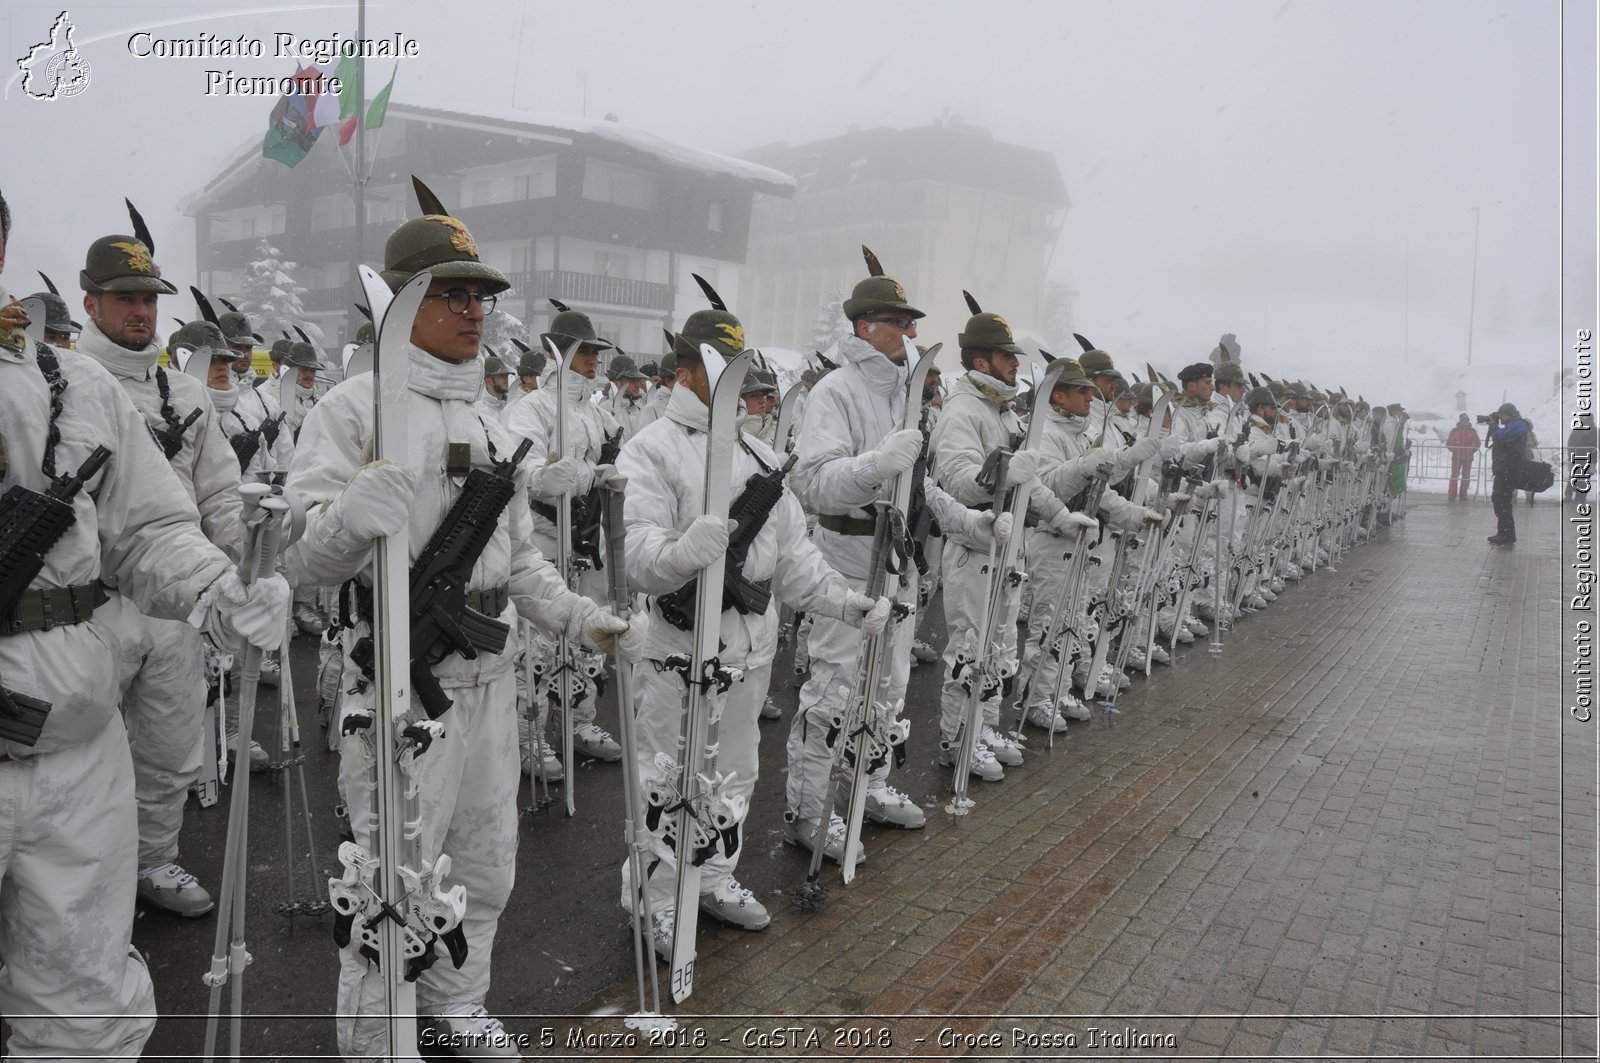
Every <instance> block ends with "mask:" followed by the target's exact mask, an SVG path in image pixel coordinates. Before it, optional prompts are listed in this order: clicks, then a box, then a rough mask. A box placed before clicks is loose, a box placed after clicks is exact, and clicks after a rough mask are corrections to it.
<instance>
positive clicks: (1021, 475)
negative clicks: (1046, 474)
mask: <svg viewBox="0 0 1600 1063" xmlns="http://www.w3.org/2000/svg"><path fill="white" fill-rule="evenodd" d="M1043 464H1044V455H1043V454H1040V453H1039V452H1038V451H1036V450H1020V451H1018V452H1017V453H1015V454H1013V455H1011V464H1010V466H1009V467H1008V471H1007V472H1006V480H1007V482H1008V483H1010V484H1023V483H1027V482H1028V481H1029V480H1032V479H1034V478H1036V477H1037V476H1038V475H1039V468H1040V467H1041V466H1042V465H1043Z"/></svg>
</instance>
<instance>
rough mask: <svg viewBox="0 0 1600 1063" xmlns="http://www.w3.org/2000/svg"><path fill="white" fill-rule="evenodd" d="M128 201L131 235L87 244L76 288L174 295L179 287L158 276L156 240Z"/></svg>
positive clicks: (119, 234) (119, 235) (159, 273)
mask: <svg viewBox="0 0 1600 1063" xmlns="http://www.w3.org/2000/svg"><path fill="white" fill-rule="evenodd" d="M123 202H124V203H127V204H128V217H129V219H130V220H131V221H132V222H133V233H134V235H132V236H124V235H122V234H121V233H117V234H114V235H112V236H102V237H101V238H100V239H98V240H96V241H95V242H94V243H92V244H90V245H89V253H88V254H87V255H86V256H84V262H83V270H82V271H81V272H79V274H78V287H80V288H82V289H83V290H84V291H86V292H90V293H91V294H92V293H98V292H158V293H160V294H161V295H176V294H178V289H177V288H175V287H173V286H172V284H171V283H170V282H168V281H164V280H162V279H161V267H159V266H157V265H156V262H155V253H156V242H155V240H154V239H153V238H152V237H151V236H150V229H149V228H148V227H147V226H146V225H145V223H144V218H142V217H140V215H139V212H138V211H137V210H135V209H134V206H133V204H132V203H129V202H128V201H127V200H123Z"/></svg>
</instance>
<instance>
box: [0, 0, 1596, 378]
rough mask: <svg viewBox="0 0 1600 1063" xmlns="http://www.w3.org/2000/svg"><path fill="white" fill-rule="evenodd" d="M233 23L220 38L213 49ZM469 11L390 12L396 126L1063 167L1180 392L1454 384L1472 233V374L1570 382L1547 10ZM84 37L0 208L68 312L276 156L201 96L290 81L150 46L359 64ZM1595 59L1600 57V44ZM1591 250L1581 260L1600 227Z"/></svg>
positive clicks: (338, 23) (262, 31)
mask: <svg viewBox="0 0 1600 1063" xmlns="http://www.w3.org/2000/svg"><path fill="white" fill-rule="evenodd" d="M219 7H225V8H226V9H227V11H228V12H229V13H227V14H225V15H222V16H220V17H212V16H214V15H215V12H216V11H217V10H218V9H219ZM60 10H61V0H56V2H55V3H51V4H40V3H34V2H29V0H10V2H9V3H7V4H6V5H5V6H4V9H3V10H0V41H4V43H5V57H6V60H7V71H8V72H9V71H10V70H13V69H14V60H15V58H16V57H18V56H20V55H22V54H23V52H24V51H25V50H26V48H27V46H28V45H30V44H32V43H35V42H36V41H37V40H39V39H41V38H42V37H43V36H44V35H45V34H47V33H48V30H49V26H50V24H51V22H52V21H53V19H54V17H55V15H56V14H57V13H58V12H59V11H60ZM447 10H449V11H450V12H451V13H450V14H449V15H448V17H440V16H439V12H440V7H439V5H438V4H436V3H410V2H391V3H383V4H379V3H373V4H372V5H370V7H369V10H368V35H369V36H373V37H376V36H380V35H383V34H390V33H394V32H396V31H399V32H402V33H406V34H409V35H411V36H414V37H415V38H416V39H417V40H418V41H419V43H420V46H421V51H422V55H421V58H418V59H411V60H403V61H402V62H401V63H400V67H399V78H398V80H397V83H396V88H395V96H396V98H397V99H403V100H406V101H408V102H415V103H419V104H424V105H430V104H431V105H439V106H449V107H460V108H463V109H469V110H470V108H471V104H472V101H473V100H474V99H493V100H496V101H499V102H500V103H501V104H502V105H503V103H504V102H505V101H507V100H511V101H513V102H514V104H515V105H516V106H519V107H526V108H528V109H530V110H532V111H538V112H544V113H550V112H556V113H574V114H575V113H577V112H579V111H580V109H581V108H582V107H583V105H584V94H585V85H586V86H587V107H588V113H589V114H590V115H599V114H602V113H604V112H607V111H614V112H616V113H617V114H618V115H619V116H620V117H621V119H622V120H623V121H624V122H627V123H629V124H632V125H637V126H641V127H644V128H646V129H650V130H653V131H655V132H658V133H661V134H663V135H666V136H669V137H673V138H676V139H679V140H682V141H685V142H687V143H690V144H693V145H696V146H699V147H704V148H708V149H712V150H719V151H724V152H730V153H731V152H737V151H740V150H742V149H745V148H748V147H751V146H754V145H756V144H760V143H764V142H767V141H772V140H779V139H787V140H792V141H800V140H806V139H811V138H816V137H823V136H828V135H832V134H835V133H838V132H841V131H843V130H844V128H845V127H846V126H847V125H849V124H852V123H853V124H856V125H860V126H863V127H870V126H872V125H876V124H886V125H897V126H898V125H914V124H921V123H924V122H927V121H929V120H931V119H932V118H934V117H935V116H937V115H938V114H939V113H940V112H941V110H943V109H944V108H946V107H948V108H950V109H951V110H952V111H954V112H957V113H959V114H960V115H961V116H962V117H963V118H964V119H965V120H966V121H968V122H970V123H975V124H979V125H983V126H986V127H988V128H990V129H991V130H992V131H993V132H994V133H995V135H996V136H999V137H1002V138H1006V139H1009V140H1013V141H1017V142H1019V143H1024V144H1029V145H1032V146H1037V147H1040V148H1043V149H1045V150H1048V151H1050V152H1052V153H1053V154H1054V155H1055V157H1056V158H1057V160H1058V161H1059V163H1060V166H1061V169H1062V174H1063V176H1064V178H1065V180H1066V184H1067V188H1068V192H1069V194H1070V195H1071V197H1072V201H1073V206H1072V209H1071V211H1070V212H1069V214H1068V216H1067V223H1066V227H1065V230H1064V232H1063V236H1062V243H1061V246H1060V248H1059V250H1058V252H1057V255H1056V257H1055V261H1054V265H1053V267H1052V276H1053V277H1054V278H1056V279H1060V280H1062V281H1065V282H1066V283H1068V284H1070V285H1071V286H1072V287H1073V288H1074V289H1075V290H1076V291H1077V293H1078V294H1077V299H1076V304H1075V319H1076V324H1077V325H1078V327H1079V329H1080V331H1083V332H1085V333H1087V334H1088V335H1089V336H1090V337H1092V338H1093V339H1094V340H1095V341H1096V342H1097V343H1099V344H1100V345H1101V346H1103V347H1106V348H1108V349H1110V350H1112V351H1113V352H1116V353H1119V354H1126V355H1127V356H1128V357H1129V358H1130V359H1136V363H1135V364H1140V363H1142V362H1143V361H1144V359H1145V358H1147V357H1149V358H1154V359H1155V360H1157V361H1158V363H1160V364H1161V365H1163V366H1165V367H1168V368H1169V369H1175V368H1176V367H1177V366H1178V365H1180V364H1182V363H1184V362H1187V361H1190V360H1193V359H1194V358H1196V357H1199V356H1201V355H1203V354H1204V353H1205V351H1206V350H1207V349H1208V348H1209V347H1210V346H1211V344H1212V343H1213V342H1214V341H1215V338H1216V336H1217V334H1219V333H1220V332H1223V331H1232V332H1235V333H1237V334H1238V336H1239V339H1240V341H1241V342H1242V343H1243V345H1244V356H1245V361H1246V364H1247V365H1254V366H1255V367H1259V368H1265V369H1269V370H1272V371H1275V372H1277V373H1280V374H1288V375H1291V376H1293V375H1310V376H1311V377H1312V378H1313V379H1314V380H1315V379H1317V378H1318V372H1317V371H1318V369H1319V368H1320V369H1323V370H1324V371H1323V373H1322V374H1321V376H1322V377H1323V378H1324V379H1325V380H1327V379H1331V378H1328V377H1327V373H1328V372H1329V371H1330V370H1328V368H1327V367H1329V366H1331V365H1338V366H1340V367H1341V368H1344V367H1348V370H1349V371H1350V372H1372V373H1378V372H1382V371H1392V370H1394V369H1396V368H1397V367H1400V366H1410V367H1417V368H1420V367H1423V366H1427V365H1429V364H1434V365H1450V366H1454V365H1461V364H1463V363H1464V361H1465V346H1466V335H1467V316H1468V300H1469V295H1470V292H1471V277H1472V266H1473V222H1474V214H1473V211H1472V209H1471V208H1473V207H1474V206H1476V207H1478V208H1480V210H1481V228H1480V229H1479V234H1478V235H1479V241H1480V246H1479V254H1478V277H1477V305H1476V329H1475V332H1474V362H1475V363H1477V364H1479V365H1485V364H1497V363H1499V364H1504V363H1515V364H1517V365H1520V366H1523V367H1525V369H1528V370H1539V371H1541V375H1542V370H1544V369H1548V368H1554V367H1555V365H1556V364H1557V362H1558V359H1559V357H1560V351H1559V347H1560V343H1561V335H1560V332H1559V330H1558V325H1557V317H1556V315H1557V311H1558V307H1559V288H1560V284H1561V277H1560V274H1559V272H1558V251H1557V240H1558V234H1559V230H1560V226H1561V223H1560V215H1559V213H1558V211H1557V204H1558V192H1557V173H1558V163H1559V158H1560V156H1559V136H1558V134H1559V129H1558V121H1557V118H1558V112H1557V106H1558V101H1559V98H1560V94H1561V82H1560V70H1559V58H1560V50H1559V45H1560V30H1559V22H1558V19H1559V14H1560V6H1559V4H1558V3H1556V2H1555V0H1387V2H1381V0H1264V2H1254V0H1226V2H1224V0H1211V2H1204V3H1180V2H1177V0H1138V2H1126V0H1119V2H1112V0H1070V2H1044V0H1040V2H1027V0H990V2H987V3H984V4H981V5H974V4H970V3H954V2H949V3H943V2H937V0H921V2H876V3H871V4H861V3H859V2H854V3H850V2H838V0H814V2H808V3H806V4H803V5H802V4H792V3H773V2H761V3H756V2H748V0H747V2H733V0H716V2H713V0H679V2H676V3H672V4H657V3H648V4H647V3H620V2H616V0H610V2H603V0H596V2H591V3H586V4H571V3H565V2H564V3H560V4H555V3H536V4H516V3H477V4H473V5H470V6H467V5H464V6H460V7H456V8H453V9H447ZM70 11H71V14H72V17H73V20H74V22H75V23H76V26H77V43H78V46H79V48H80V49H81V50H82V52H83V54H84V55H85V57H86V58H87V59H88V60H89V62H90V64H91V66H92V83H91V85H90V87H89V88H88V89H87V90H86V91H85V92H84V93H83V94H81V95H80V96H78V97H76V98H73V99H69V100H62V101H56V102H54V103H48V104H46V103H39V102H37V101H33V100H29V99H27V98H25V97H24V96H23V95H22V93H21V92H20V90H19V89H18V87H17V85H16V83H15V82H14V81H13V82H12V83H11V85H10V86H9V91H8V95H7V98H6V99H5V100H4V101H3V102H0V115H3V116H4V120H3V125H0V128H3V129H4V131H5V137H6V141H7V144H8V148H10V149H11V150H8V151H7V153H6V154H7V158H8V162H7V163H6V164H5V165H4V166H0V188H3V189H4V191H5V193H6V195H7V197H8V199H9V200H10V201H11V204H12V209H13V212H14V213H15V214H16V215H17V222H16V231H15V233H14V235H13V239H12V242H11V249H10V261H9V263H8V267H9V268H8V271H7V274H6V276H5V278H4V280H5V282H6V284H7V286H8V287H11V288H13V289H17V288H21V289H22V290H27V289H29V288H31V286H32V285H31V282H30V280H29V278H31V276H32V274H31V270H32V269H33V268H34V267H35V266H43V267H44V268H45V269H46V270H47V271H48V272H51V273H52V274H54V275H55V277H56V279H57V281H58V283H63V284H66V283H69V282H70V281H71V280H72V279H74V275H75V273H76V270H77V269H78V268H79V267H80V266H81V260H82V250H83V248H84V247H85V246H86V245H87V243H88V242H89V241H90V240H91V239H93V238H94V237H95V236H98V235H101V234H103V233H105V232H107V231H112V230H115V229H119V228H121V227H123V225H124V224H125V221H124V215H123V212H122V209H121V197H122V196H123V195H128V196H131V197H132V198H133V199H134V201H135V203H137V204H138V205H139V206H140V207H141V209H142V210H143V211H144V213H145V215H146V216H147V217H148V218H149V219H150V221H151V224H152V227H153V228H154V230H155V233H156V236H157V239H158V242H159V244H160V245H161V246H160V248H159V253H158V255H157V258H158V259H159V260H161V261H162V262H163V263H166V264H167V265H166V266H165V269H166V271H167V273H168V274H169V275H172V276H174V277H175V279H178V280H180V281H187V279H188V276H187V274H188V272H189V271H190V270H191V269H192V241H193V237H192V232H191V226H190V223H189V222H188V221H187V219H183V218H182V217H181V216H180V215H179V214H178V211H177V203H178V200H179V199H180V198H181V196H182V195H184V194H186V193H188V192H190V191H192V190H193V189H194V188H196V187H198V186H199V185H201V184H202V183H203V182H204V181H205V180H206V179H207V178H208V177H209V176H210V175H211V174H213V173H214V172H215V170H216V168H217V167H218V165H219V164H220V163H221V162H222V161H223V160H224V159H225V158H227V157H228V156H229V155H230V154H231V153H232V152H234V151H235V150H236V149H237V148H238V147H239V145H240V144H241V143H242V142H244V141H245V140H247V139H252V138H254V139H257V140H259V137H260V135H261V133H262V132H263V131H264V130H265V128H266V124H267V117H268V113H269V112H270V110H271V107H272V104H273V102H274V100H272V99H271V98H237V97H236V98H227V97H206V96H204V95H203V91H204V86H205V74H204V71H205V70H206V69H207V68H213V67H228V68H232V69H234V70H236V71H237V72H238V73H240V74H242V75H251V76H255V75H279V74H287V73H290V72H292V66H293V64H292V62H291V61H289V60H274V59H272V58H270V57H269V58H266V59H261V60H255V59H243V60H229V59H211V60H200V59H193V60H190V59H143V60H135V59H133V58H132V57H130V56H129V54H128V51H127V47H126V38H127V35H128V34H129V33H131V32H133V31H135V30H138V29H151V30H153V31H155V32H157V33H158V34H161V35H167V36H170V35H178V34H191V35H192V34H194V33H197V32H199V31H200V30H202V29H206V30H210V31H211V32H214V33H218V34H230V35H232V34H239V33H243V34H246V35H248V36H252V37H260V38H264V39H266V41H267V44H268V49H269V53H270V48H271V34H272V33H274V32H277V31H287V32H295V33H297V34H312V35H326V34H327V33H329V32H333V31H341V32H344V33H346V34H353V33H354V29H355V15H354V5H353V4H339V5H302V6H296V5H287V6H284V5H265V4H263V5H254V4H249V3H235V4H229V5H214V4H213V5H200V4H185V3H173V4H140V5H138V6H137V7H134V5H129V4H126V3H106V2H93V3H87V2H78V3H74V4H72V6H71V7H70ZM189 20H197V21H189ZM1589 27H1590V28H1589V29H1588V30H1587V32H1588V40H1591V41H1592V39H1593V32H1592V16H1591V21H1590V22H1589ZM1570 30H1571V27H1569V31H1570ZM1569 35H1570V32H1569ZM1587 58H1588V60H1589V62H1590V63H1591V64H1592V61H1593V56H1592V54H1591V55H1589V56H1588V57H1587ZM376 66H377V71H378V72H374V73H369V75H368V76H369V80H370V81H372V82H375V83H376V84H381V83H382V80H383V79H384V78H385V77H387V72H388V67H389V64H388V63H386V62H379V63H377V64H376ZM1570 73H1571V72H1569V75H1570ZM1589 76H1591V77H1592V70H1591V71H1590V72H1589ZM1573 80H1574V78H1573V77H1572V76H1569V82H1570V81H1573ZM19 144H36V145H38V146H39V153H38V155H37V159H38V161H37V162H34V163H27V164H23V163H20V162H18V161H17V160H18V152H17V150H16V148H17V146H18V145H19ZM1571 147H1572V146H1571V145H1569V149H1570V148H1571ZM316 150H319V151H322V150H332V149H331V148H329V147H327V146H326V145H321V144H319V145H318V147H317V149H316ZM1588 150H1591V152H1592V142H1591V145H1590V147H1589V149H1588ZM1580 235H1582V236H1584V237H1585V238H1586V239H1589V240H1591V241H1592V239H1593V236H1592V228H1587V227H1586V228H1585V229H1584V230H1583V231H1582V233H1581V234H1580ZM24 271H27V272H24ZM1592 283H1593V281H1592V278H1590V279H1589V280H1588V281H1587V284H1588V285H1589V286H1590V287H1592ZM973 284H974V285H975V286H981V278H974V280H973ZM1408 288H1409V299H1408V294H1407V293H1408ZM991 300H992V301H993V302H995V303H996V304H997V305H998V304H1001V303H1003V293H996V294H995V295H993V296H991V297H989V298H988V299H986V302H988V301H991ZM1408 307H1409V309H1408ZM186 309H187V307H186ZM752 324H758V323H752ZM1019 324H1020V322H1019ZM932 338H935V339H938V338H944V339H949V337H932ZM1420 383H1421V378H1419V386H1420Z"/></svg>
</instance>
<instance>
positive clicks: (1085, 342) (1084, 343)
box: [1072, 332, 1096, 354]
mask: <svg viewBox="0 0 1600 1063" xmlns="http://www.w3.org/2000/svg"><path fill="white" fill-rule="evenodd" d="M1072 338H1073V339H1075V340H1077V341H1078V346H1079V347H1082V348H1083V353H1085V354H1088V353H1089V352H1090V351H1092V350H1095V349H1096V348H1095V345H1094V344H1092V343H1090V342H1089V338H1088V337H1087V336H1085V335H1084V334H1083V333H1081V332H1074V333H1073V334H1072Z"/></svg>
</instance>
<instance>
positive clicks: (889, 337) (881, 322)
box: [856, 315, 917, 365]
mask: <svg viewBox="0 0 1600 1063" xmlns="http://www.w3.org/2000/svg"><path fill="white" fill-rule="evenodd" d="M901 321H905V322H907V324H908V325H909V327H907V328H901V327H900V324H899V323H900V322H901ZM856 335H857V336H859V337H861V338H862V339H864V340H866V341H867V342H868V343H869V344H871V345H872V349H873V350H875V351H877V352H878V353H879V354H881V355H883V356H884V357H885V358H887V359H889V361H891V362H893V363H894V364H895V365H904V364H905V361H906V345H905V344H904V343H903V342H901V341H902V340H903V339H906V340H914V339H916V338H917V322H916V319H915V318H905V317H900V316H898V315H889V316H887V317H873V318H862V319H861V320H860V321H857V322H856Z"/></svg>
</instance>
